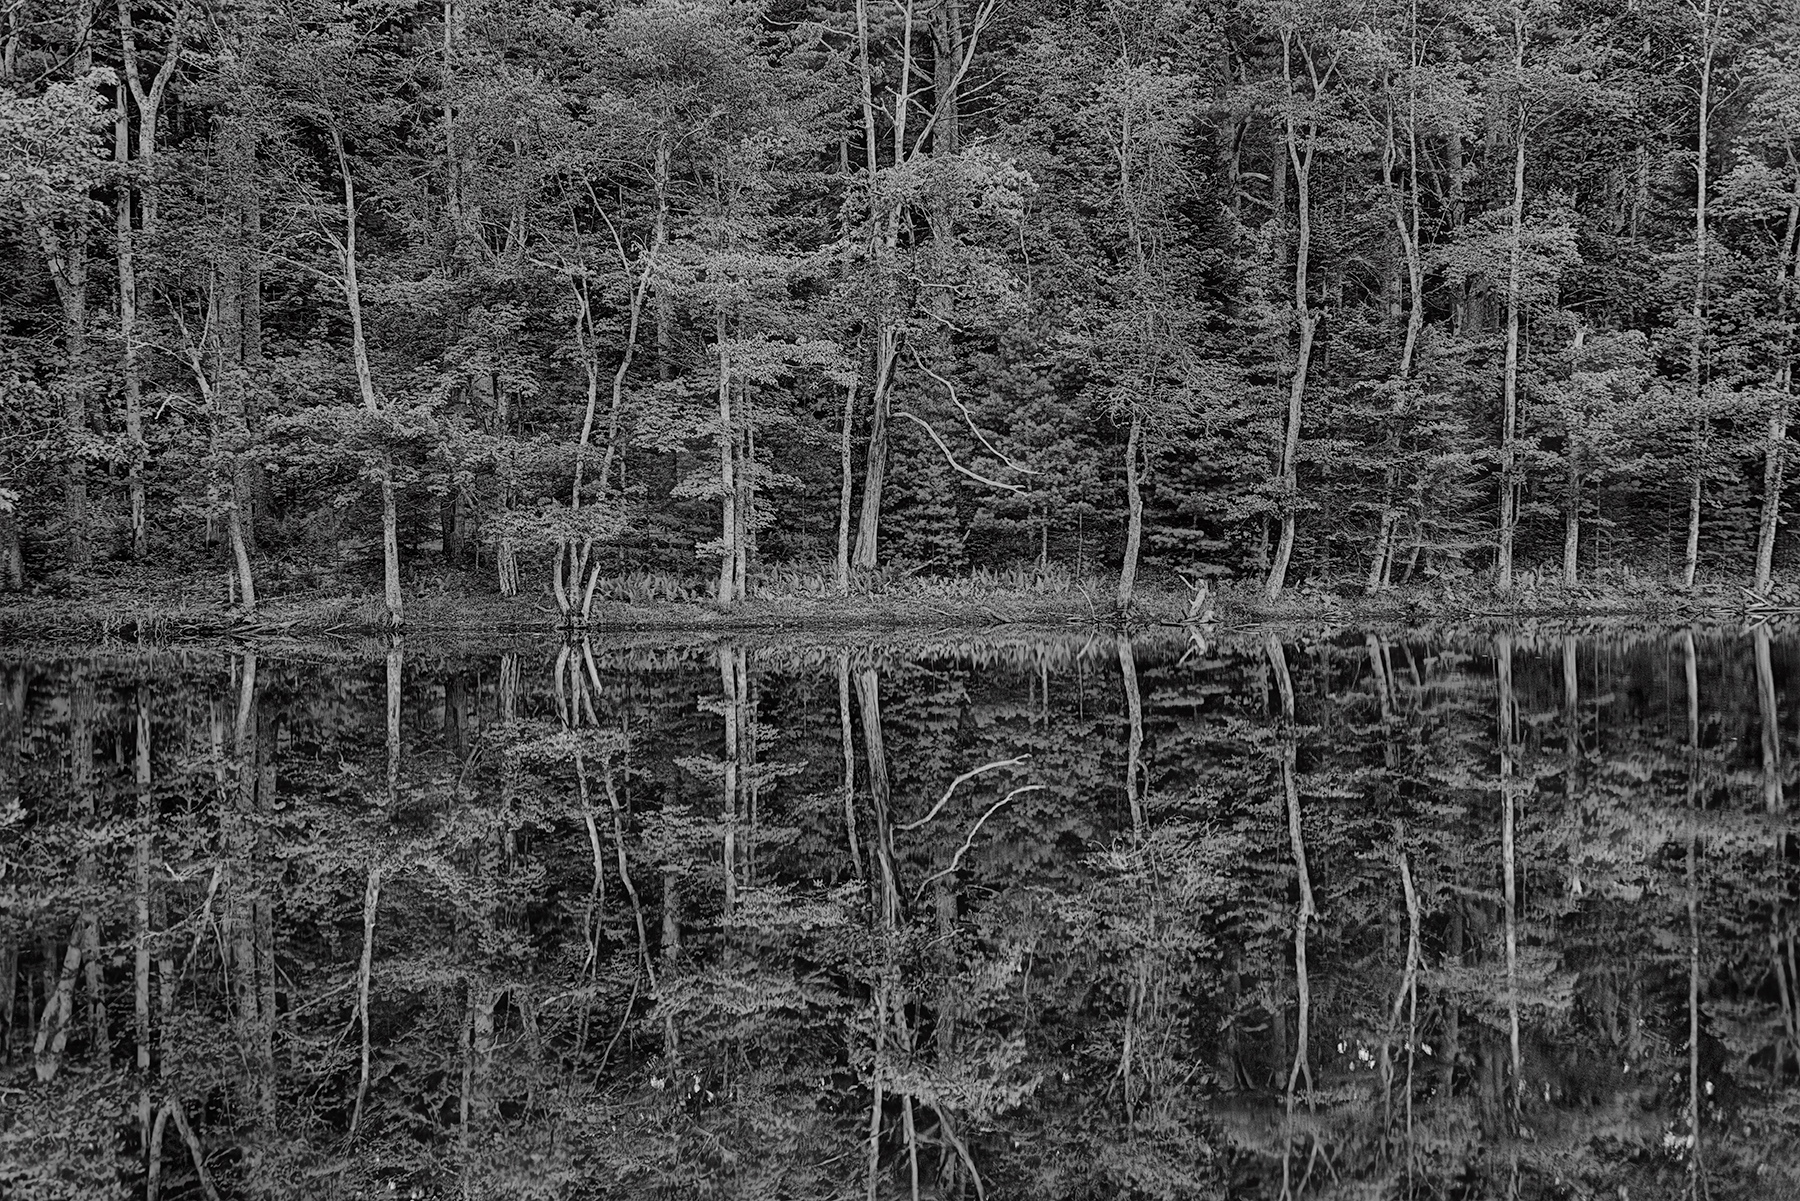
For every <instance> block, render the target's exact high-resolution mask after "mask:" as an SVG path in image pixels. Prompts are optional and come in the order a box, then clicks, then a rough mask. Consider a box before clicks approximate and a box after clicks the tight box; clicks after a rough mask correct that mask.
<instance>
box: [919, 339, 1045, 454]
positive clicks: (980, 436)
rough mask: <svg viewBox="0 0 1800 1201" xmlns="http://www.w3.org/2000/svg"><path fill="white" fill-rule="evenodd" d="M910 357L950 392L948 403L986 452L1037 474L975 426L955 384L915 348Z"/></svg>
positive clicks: (973, 419) (920, 368) (921, 369)
mask: <svg viewBox="0 0 1800 1201" xmlns="http://www.w3.org/2000/svg"><path fill="white" fill-rule="evenodd" d="M912 357H913V362H914V363H916V364H917V365H918V368H919V370H920V371H923V372H924V373H925V374H926V375H929V376H930V377H931V378H932V379H934V380H936V381H937V382H938V383H940V384H942V385H944V391H946V392H948V393H950V403H951V404H953V405H955V406H956V408H957V410H958V411H959V412H960V413H962V415H963V420H964V421H965V422H967V423H968V426H969V432H970V433H971V434H974V435H975V440H976V441H977V442H979V443H981V444H982V445H983V446H984V447H986V448H987V452H988V453H989V454H991V455H993V456H994V457H995V458H996V459H999V460H1000V461H1001V462H1002V463H1005V464H1006V465H1007V466H1008V467H1010V468H1011V469H1012V470H1014V471H1016V472H1018V473H1019V474H1020V475H1037V474H1039V472H1037V471H1036V470H1035V469H1033V468H1030V467H1027V466H1025V465H1024V464H1023V463H1021V462H1019V461H1018V460H1017V459H1015V458H1013V457H1012V456H1011V455H1009V454H1007V453H1006V452H1005V451H1003V450H1001V449H1000V448H999V447H998V446H995V445H994V444H993V443H992V442H990V441H988V436H987V435H986V434H984V433H982V432H981V431H980V430H979V429H977V428H975V418H974V417H972V416H971V415H970V414H969V410H968V407H967V406H966V405H964V404H963V402H962V401H961V400H960V399H958V398H957V395H956V385H955V384H952V383H951V382H950V381H949V380H947V379H945V378H944V377H943V376H941V375H939V374H938V373H937V372H935V371H933V370H932V369H931V368H929V367H927V366H926V365H925V360H924V359H921V358H920V357H919V352H918V350H917V349H913V352H912Z"/></svg>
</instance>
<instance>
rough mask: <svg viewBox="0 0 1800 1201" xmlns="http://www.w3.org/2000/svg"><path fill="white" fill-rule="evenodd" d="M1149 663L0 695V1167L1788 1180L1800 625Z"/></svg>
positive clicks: (1122, 1186)
mask: <svg viewBox="0 0 1800 1201" xmlns="http://www.w3.org/2000/svg"><path fill="white" fill-rule="evenodd" d="M1184 638H1185V636H1178V639H1184ZM1178 639H1170V640H1163V639H1159V638H1144V637H1139V638H1137V639H1129V638H1123V637H1120V638H1117V639H1113V638H1110V637H1108V638H1078V639H1073V640H1068V641H1052V642H1030V641H1017V642H1010V643H1008V642H990V643H979V642H976V643H971V642H957V641H949V640H946V641H943V642H939V643H930V642H918V643H916V644H910V645H889V646H882V647H870V646H867V645H860V646H859V645H853V644H843V645H830V646H788V645H783V644H780V643H773V642H736V643H734V642H725V641H712V642H695V643H691V644H678V645H662V646H658V645H607V644H603V643H600V642H591V643H572V644H564V645H556V644H549V645H542V646H539V645H511V646H507V647H504V648H496V649H494V650H493V651H491V652H490V651H483V650H474V651H467V650H459V649H447V648H443V647H438V646H434V645H431V644H429V643H427V642H423V641H421V642H418V643H417V644H409V645H406V646H401V645H398V644H396V645H393V646H377V647H370V648H352V649H342V648H339V649H333V648H331V647H326V646H309V647H302V646H292V647H284V648H280V649H277V648H275V647H265V648H262V649H260V650H254V649H248V648H244V647H233V648H218V649H199V650H188V651H170V652H133V653H120V654H94V655H90V656H86V657H83V658H79V659H76V658H67V657H63V658H57V657H44V658H38V659H31V660H21V659H17V658H15V659H12V660H10V661H7V662H5V663H4V665H3V666H0V820H3V821H4V823H5V824H4V826H0V829H3V830H4V836H3V837H4V855H5V861H4V873H3V878H0V888H4V890H5V891H4V896H5V910H4V927H3V929H0V934H3V935H4V937H3V938H0V1048H3V1052H4V1060H5V1068H4V1078H3V1080H0V1088H3V1089H4V1090H5V1091H4V1093H3V1094H0V1095H3V1096H4V1105H0V1193H4V1195H7V1196H19V1197H31V1198H37V1197H65V1196H66V1197H105V1196H139V1195H142V1196H148V1197H152V1198H157V1197H162V1198H177V1197H182V1198H185V1197H203V1196H220V1197H228V1196H236V1197H269V1196H281V1197H286V1196H293V1197H302V1196H304V1197H319V1196H338V1195H342V1196H356V1195H375V1194H377V1193H379V1194H382V1195H394V1196H417V1197H450V1196H459V1197H513V1196H568V1197H588V1196H598V1195H605V1196H622V1197H664V1196H666V1197H686V1196H693V1195H697V1194H700V1193H707V1194H709V1195H726V1196H742V1197H780V1196H794V1197H840V1196H842V1197H848V1196H861V1197H871V1198H880V1197H911V1196H918V1197H926V1196H932V1197H976V1198H984V1197H1032V1198H1039V1197H1043V1198H1055V1197H1094V1196H1106V1197H1114V1196H1146V1197H1179V1196H1206V1197H1211V1196H1221V1195H1223V1196H1233V1197H1239V1196H1241V1197H1270V1198H1276V1197H1306V1196H1352V1195H1354V1196H1408V1197H1459V1198H1462V1197H1487V1196H1492V1197H1539V1196H1542V1197H1551V1196H1556V1197H1562V1196H1593V1197H1600V1196H1604V1197H1608V1198H1611V1197H1615V1196H1619V1197H1630V1198H1645V1197H1663V1196H1668V1197H1674V1196H1678V1195H1679V1196H1697V1197H1720V1198H1723V1197H1762V1196H1767V1197H1785V1196H1795V1195H1800V1153H1797V1152H1796V1149H1795V1148H1796V1146H1797V1145H1800V1129H1797V1127H1800V1089H1796V1088H1795V1084H1794V1081H1795V1074H1796V1071H1797V1070H1800V1063H1797V1062H1796V1048H1797V1047H1800V976H1797V975H1796V951H1795V946H1794V943H1795V933H1796V931H1795V912H1796V897H1795V871H1794V854H1795V842H1794V839H1793V837H1792V827H1791V822H1790V820H1789V818H1788V816H1787V813H1786V804H1785V796H1786V789H1787V783H1788V780H1787V771H1788V765H1789V764H1791V763H1793V762H1795V760H1796V755H1795V749H1796V748H1795V746H1794V744H1793V741H1792V740H1793V739H1794V738H1795V737H1796V736H1797V735H1796V733H1795V727H1796V723H1800V690H1797V687H1800V674H1797V673H1800V642H1797V641H1796V640H1794V639H1792V638H1790V637H1787V636H1784V635H1781V634H1778V633H1775V632H1772V631H1770V630H1769V629H1767V628H1766V627H1764V628H1759V629H1756V630H1753V631H1748V632H1735V631H1734V632H1706V633H1698V634H1696V633H1694V632H1690V631H1674V632H1671V633H1668V634H1657V635H1652V636H1630V637H1627V636H1608V635H1593V636H1586V635H1584V636H1576V635H1572V634H1558V635H1555V636H1539V635H1529V634H1526V633H1523V632H1511V633H1500V634H1497V635H1482V634H1473V633H1471V634H1467V635H1452V636H1448V637H1445V636H1425V635H1418V636H1408V637H1393V636H1389V635H1384V634H1380V633H1368V634H1358V635H1344V636H1334V637H1331V638H1321V639H1301V640H1296V639H1294V638H1292V637H1283V636H1279V635H1277V634H1274V633H1263V632H1258V633H1256V634H1250V635H1239V636H1235V637H1226V638H1225V639H1224V641H1223V642H1222V643H1221V644H1220V645H1218V646H1213V647H1197V646H1196V645H1195V644H1194V643H1193V642H1191V641H1186V640H1178Z"/></svg>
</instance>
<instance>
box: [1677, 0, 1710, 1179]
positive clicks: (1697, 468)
mask: <svg viewBox="0 0 1800 1201" xmlns="http://www.w3.org/2000/svg"><path fill="white" fill-rule="evenodd" d="M1697 11H1698V15H1699V17H1700V37H1701V43H1702V46H1701V56H1700V107H1699V114H1698V117H1697V124H1698V125H1699V139H1698V140H1699V147H1698V153H1697V154H1696V155H1695V158H1694V188H1695V195H1694V302H1693V313H1692V315H1691V320H1692V322H1693V327H1694V328H1693V341H1692V343H1690V345H1689V348H1688V374H1689V375H1690V376H1691V377H1692V384H1693V389H1694V410H1695V415H1694V420H1695V424H1696V428H1695V431H1694V463H1693V475H1694V478H1693V483H1692V491H1691V492H1690V494H1689V496H1688V535H1687V558H1686V561H1685V562H1684V564H1683V567H1682V573H1681V583H1682V586H1683V587H1685V588H1692V587H1693V586H1694V577H1695V575H1696V574H1697V573H1698V571H1699V567H1700V489H1701V486H1702V483H1703V481H1704V480H1705V478H1706V467H1705V455H1706V443H1707V441H1708V439H1707V438H1706V436H1705V434H1704V432H1703V430H1704V428H1705V427H1706V425H1707V419H1706V417H1705V416H1704V415H1703V414H1702V413H1700V411H1699V410H1700V403H1701V397H1702V396H1703V395H1704V394H1705V389H1706V383H1705V379H1704V373H1705V356H1706V173H1707V161H1706V159H1707V154H1708V148H1707V126H1708V118H1709V116H1710V114H1709V112H1708V106H1709V105H1710V103H1711V100H1712V66H1713V50H1714V47H1715V42H1714V35H1715V32H1716V25H1715V23H1714V17H1713V8H1712V0H1702V4H1701V6H1700V7H1699V8H1698V10H1697ZM1697 1134H1698V1132H1696V1136H1697ZM1695 1153H1696V1154H1698V1147H1696V1149H1695Z"/></svg>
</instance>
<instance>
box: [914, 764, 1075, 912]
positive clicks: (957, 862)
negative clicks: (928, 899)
mask: <svg viewBox="0 0 1800 1201" xmlns="http://www.w3.org/2000/svg"><path fill="white" fill-rule="evenodd" d="M1047 787H1049V786H1048V785H1046V784H1027V785H1025V786H1024V787H1022V788H1015V789H1013V790H1012V791H1011V792H1009V793H1007V794H1006V795H1005V796H1003V797H1001V798H1000V799H999V800H997V801H995V802H994V804H993V807H992V808H990V809H989V810H988V811H987V812H986V813H984V814H982V815H981V816H980V817H978V818H976V819H975V824H974V825H972V826H970V827H969V836H968V837H967V838H965V839H963V844H962V846H961V847H959V848H957V852H956V854H955V855H953V856H951V858H950V866H949V867H947V868H945V869H944V870H943V871H941V872H935V873H933V874H932V875H929V876H927V877H925V879H924V880H923V881H921V882H920V884H919V888H918V891H917V892H915V893H913V904H915V905H916V904H918V903H919V898H920V897H922V896H924V895H925V888H926V886H927V885H929V884H931V883H932V882H933V881H936V880H941V879H943V878H944V877H945V876H948V875H951V874H953V873H954V872H955V871H956V869H957V868H958V867H961V866H962V858H963V856H964V855H967V854H968V853H969V848H970V847H972V846H974V845H975V835H976V834H978V833H980V832H981V827H982V825H983V824H984V823H986V821H987V819H988V818H990V817H992V816H994V814H996V813H998V812H1000V807H1001V806H1002V805H1004V804H1006V802H1008V801H1010V800H1012V799H1013V798H1014V797H1016V796H1018V795H1019V794H1020V793H1021V792H1041V791H1042V790H1043V789H1045V788H1047Z"/></svg>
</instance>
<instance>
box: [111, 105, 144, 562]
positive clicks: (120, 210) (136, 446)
mask: <svg viewBox="0 0 1800 1201" xmlns="http://www.w3.org/2000/svg"><path fill="white" fill-rule="evenodd" d="M130 160H131V129H130V117H129V115H128V113H127V111H126V107H125V96H124V93H123V89H121V93H120V96H119V107H118V109H117V111H116V112H115V113H114V114H113V162H114V163H115V164H116V165H117V166H118V167H119V169H120V170H121V171H123V170H124V169H125V168H126V167H127V166H128V165H129V163H130ZM131 200H132V189H131V186H130V185H129V184H128V183H125V182H123V181H122V182H121V183H120V184H119V186H118V189H117V195H116V196H115V198H114V200H113V233H114V238H115V239H116V246H115V250H116V252H117V256H118V276H119V340H120V342H121V343H122V349H123V354H122V356H121V362H120V364H119V368H120V370H119V374H120V375H121V376H122V377H123V386H124V393H125V444H126V452H127V456H128V457H127V459H126V466H125V471H126V485H127V488H128V490H129V494H130V504H131V557H132V558H133V559H137V560H140V561H141V560H142V559H143V558H144V557H145V556H146V555H147V554H148V553H149V542H148V536H147V533H146V529H145V517H144V462H145V458H146V455H145V449H144V392H143V376H142V371H141V368H140V364H139V362H138V336H137V265H136V255H135V253H134V247H133V245H132V242H133V236H132V220H131Z"/></svg>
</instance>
